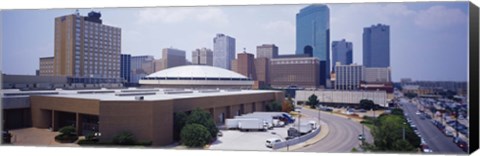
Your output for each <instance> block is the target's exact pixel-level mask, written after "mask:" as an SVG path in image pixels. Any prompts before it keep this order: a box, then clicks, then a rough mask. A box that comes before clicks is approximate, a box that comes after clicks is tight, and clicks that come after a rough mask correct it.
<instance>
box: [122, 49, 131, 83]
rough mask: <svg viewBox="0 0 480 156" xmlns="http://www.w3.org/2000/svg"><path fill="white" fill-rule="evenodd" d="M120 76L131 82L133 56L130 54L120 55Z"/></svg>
mask: <svg viewBox="0 0 480 156" xmlns="http://www.w3.org/2000/svg"><path fill="white" fill-rule="evenodd" d="M120 59H121V60H120V77H121V78H122V79H123V80H124V82H126V83H128V82H130V76H131V72H132V66H131V64H130V63H131V59H132V56H131V55H130V54H122V55H120Z"/></svg>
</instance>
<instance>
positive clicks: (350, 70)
mask: <svg viewBox="0 0 480 156" xmlns="http://www.w3.org/2000/svg"><path fill="white" fill-rule="evenodd" d="M362 78H363V66H362V65H356V64H351V65H341V64H339V63H338V64H336V65H335V89H338V90H357V89H359V88H360V82H361V81H362Z"/></svg>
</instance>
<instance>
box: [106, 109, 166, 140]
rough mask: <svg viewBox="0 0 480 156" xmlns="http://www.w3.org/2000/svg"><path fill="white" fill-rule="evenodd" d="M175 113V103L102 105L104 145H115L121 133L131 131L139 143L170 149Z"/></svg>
mask: <svg viewBox="0 0 480 156" xmlns="http://www.w3.org/2000/svg"><path fill="white" fill-rule="evenodd" d="M172 110H173V106H172V103H171V101H102V102H101V105H100V116H99V120H100V127H99V129H100V132H102V137H101V141H111V140H112V139H113V138H114V137H115V136H116V135H118V134H119V133H121V132H124V131H128V132H131V133H133V134H134V135H135V138H136V139H137V141H142V142H143V141H152V143H153V145H167V144H169V143H171V142H172V141H173V111H172ZM167 134H168V135H167Z"/></svg>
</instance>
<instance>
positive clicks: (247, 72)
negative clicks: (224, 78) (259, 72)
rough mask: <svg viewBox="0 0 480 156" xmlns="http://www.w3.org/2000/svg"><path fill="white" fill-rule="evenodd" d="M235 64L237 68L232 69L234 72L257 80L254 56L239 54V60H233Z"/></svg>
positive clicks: (244, 53)
mask: <svg viewBox="0 0 480 156" xmlns="http://www.w3.org/2000/svg"><path fill="white" fill-rule="evenodd" d="M233 62H234V63H233V64H236V65H235V66H236V67H235V66H232V67H235V68H232V70H233V71H234V72H237V73H240V74H242V75H244V76H246V77H248V78H250V79H252V80H256V75H255V74H256V73H255V64H254V56H253V54H250V53H246V52H245V51H244V52H243V53H239V54H237V59H235V60H233Z"/></svg>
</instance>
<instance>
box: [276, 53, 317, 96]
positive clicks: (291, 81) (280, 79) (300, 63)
mask: <svg viewBox="0 0 480 156" xmlns="http://www.w3.org/2000/svg"><path fill="white" fill-rule="evenodd" d="M319 67H320V61H319V60H318V59H317V58H316V57H291V58H286V57H283V58H276V59H271V60H270V84H271V86H272V87H274V88H288V87H300V88H311V89H314V88H318V86H319V75H320V74H319V72H320V70H319Z"/></svg>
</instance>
